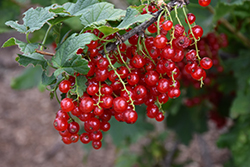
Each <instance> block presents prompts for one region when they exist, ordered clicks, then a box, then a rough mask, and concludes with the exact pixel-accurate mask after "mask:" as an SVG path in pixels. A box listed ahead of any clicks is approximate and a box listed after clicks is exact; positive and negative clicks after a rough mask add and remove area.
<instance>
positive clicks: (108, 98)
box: [100, 95, 113, 109]
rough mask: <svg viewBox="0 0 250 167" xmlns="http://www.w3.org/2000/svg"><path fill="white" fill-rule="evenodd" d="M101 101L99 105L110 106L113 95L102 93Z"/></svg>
mask: <svg viewBox="0 0 250 167" xmlns="http://www.w3.org/2000/svg"><path fill="white" fill-rule="evenodd" d="M101 101H102V103H100V105H101V107H103V108H106V109H108V108H111V107H112V105H113V97H112V96H111V95H104V96H103V97H101Z"/></svg>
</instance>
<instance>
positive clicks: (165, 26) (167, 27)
mask: <svg viewBox="0 0 250 167" xmlns="http://www.w3.org/2000/svg"><path fill="white" fill-rule="evenodd" d="M172 27H173V22H172V21H170V20H167V21H165V22H164V23H162V28H163V29H164V30H166V31H169V30H171V28H172Z"/></svg>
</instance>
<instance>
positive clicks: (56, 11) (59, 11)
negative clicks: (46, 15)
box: [49, 7, 69, 14]
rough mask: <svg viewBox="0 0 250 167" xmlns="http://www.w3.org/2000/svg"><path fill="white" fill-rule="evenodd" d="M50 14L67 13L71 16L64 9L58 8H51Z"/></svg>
mask: <svg viewBox="0 0 250 167" xmlns="http://www.w3.org/2000/svg"><path fill="white" fill-rule="evenodd" d="M49 11H50V12H53V13H56V14H58V13H67V14H69V12H67V11H66V10H65V9H64V8H63V7H57V8H51V9H49Z"/></svg>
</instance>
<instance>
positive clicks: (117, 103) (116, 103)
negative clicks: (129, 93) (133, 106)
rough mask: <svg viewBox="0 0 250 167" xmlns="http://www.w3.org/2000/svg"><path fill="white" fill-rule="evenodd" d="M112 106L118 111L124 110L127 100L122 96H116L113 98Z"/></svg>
mask: <svg viewBox="0 0 250 167" xmlns="http://www.w3.org/2000/svg"><path fill="white" fill-rule="evenodd" d="M113 107H114V110H115V111H116V112H118V113H121V112H124V111H125V110H126V109H127V107H128V103H127V100H126V99H125V98H123V97H116V98H115V99H114V100H113Z"/></svg>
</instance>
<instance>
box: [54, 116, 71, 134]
mask: <svg viewBox="0 0 250 167" xmlns="http://www.w3.org/2000/svg"><path fill="white" fill-rule="evenodd" d="M53 125H54V128H55V129H56V130H58V131H65V130H66V129H67V128H68V126H69V124H68V122H67V120H66V119H63V118H56V119H55V120H54V123H53Z"/></svg>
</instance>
